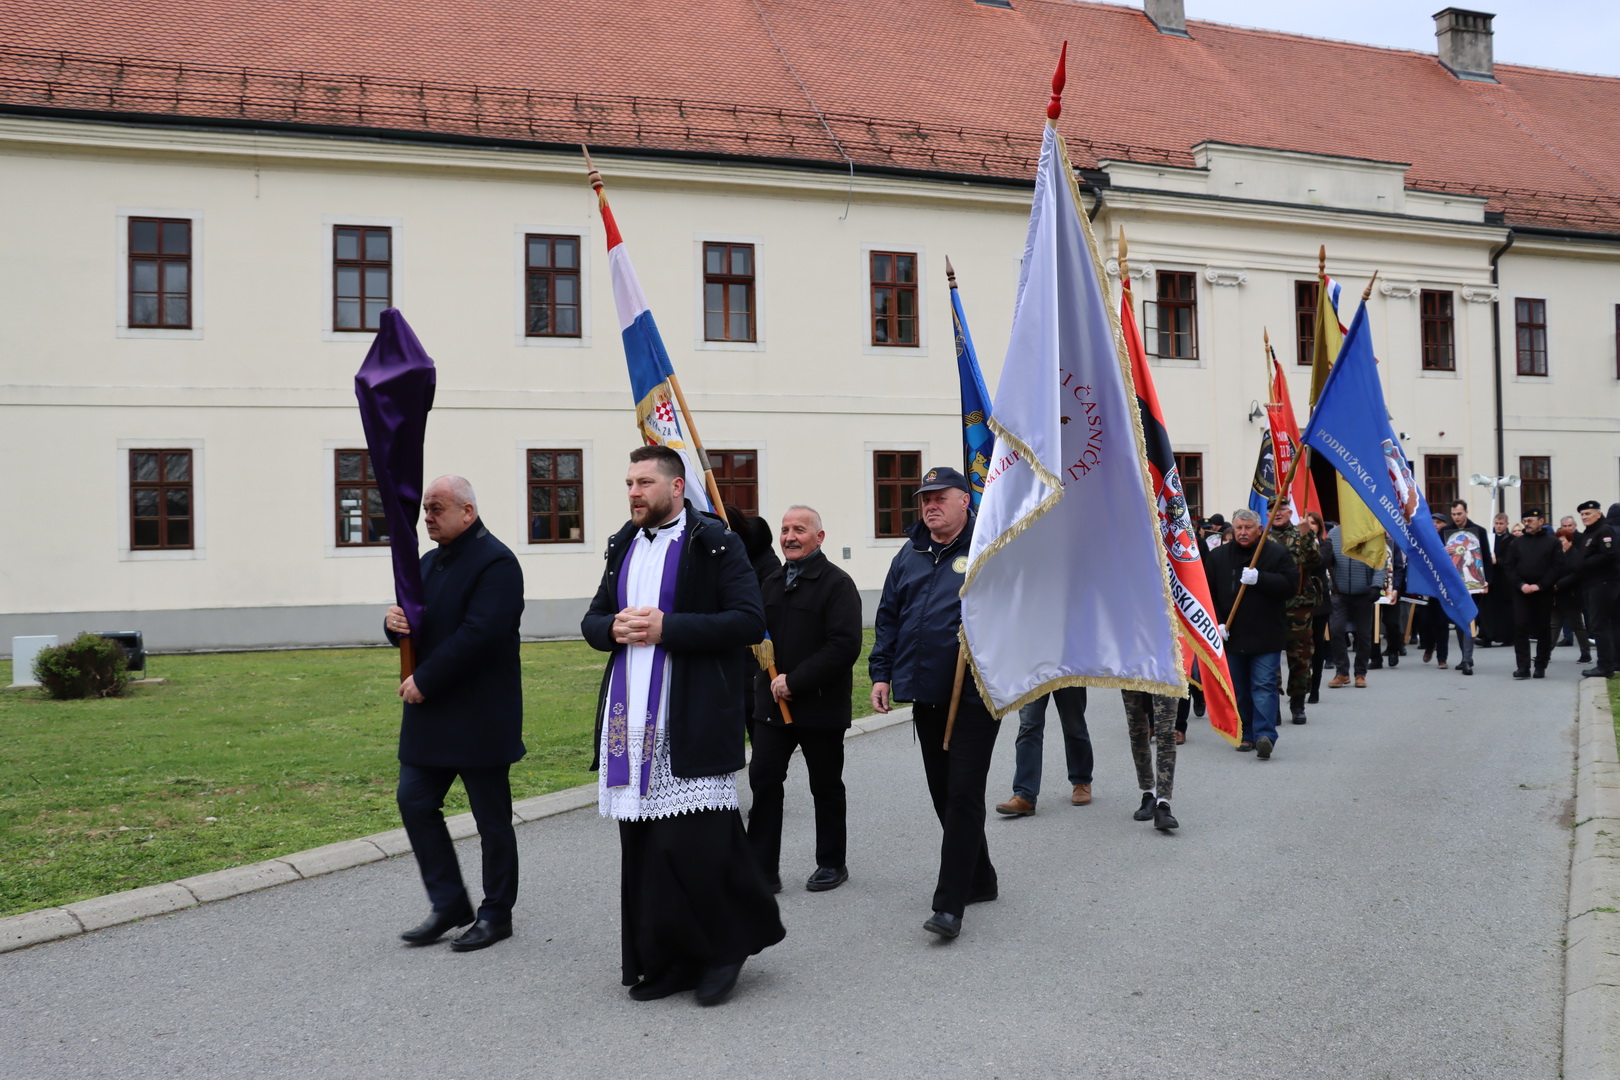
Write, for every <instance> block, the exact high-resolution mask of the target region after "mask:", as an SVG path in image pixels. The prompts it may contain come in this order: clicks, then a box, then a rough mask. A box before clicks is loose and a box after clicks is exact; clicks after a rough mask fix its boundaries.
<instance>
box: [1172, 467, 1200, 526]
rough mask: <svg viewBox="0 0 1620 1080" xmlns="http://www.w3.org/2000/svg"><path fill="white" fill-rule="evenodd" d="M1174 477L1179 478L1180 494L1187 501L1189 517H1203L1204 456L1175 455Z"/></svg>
mask: <svg viewBox="0 0 1620 1080" xmlns="http://www.w3.org/2000/svg"><path fill="white" fill-rule="evenodd" d="M1176 475H1177V476H1179V477H1181V494H1182V495H1183V496H1184V497H1185V498H1186V500H1187V513H1188V515H1190V516H1191V517H1195V518H1201V517H1203V516H1204V455H1203V454H1177V455H1176Z"/></svg>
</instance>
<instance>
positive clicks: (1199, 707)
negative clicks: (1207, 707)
mask: <svg viewBox="0 0 1620 1080" xmlns="http://www.w3.org/2000/svg"><path fill="white" fill-rule="evenodd" d="M1192 701H1193V715H1194V716H1200V717H1201V716H1203V715H1204V695H1203V694H1202V693H1198V694H1194V695H1193V699H1192Z"/></svg>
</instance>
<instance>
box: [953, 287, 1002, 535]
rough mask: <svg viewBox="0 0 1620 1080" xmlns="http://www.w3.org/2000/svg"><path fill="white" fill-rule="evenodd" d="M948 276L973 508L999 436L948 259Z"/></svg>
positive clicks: (964, 453) (964, 462) (965, 466)
mask: <svg viewBox="0 0 1620 1080" xmlns="http://www.w3.org/2000/svg"><path fill="white" fill-rule="evenodd" d="M945 276H946V277H947V278H949V279H950V282H951V325H952V327H953V328H954V330H955V332H956V374H957V378H958V379H959V380H960V381H961V383H962V471H963V473H965V474H966V475H967V478H968V483H970V484H972V485H973V492H972V495H973V509H975V510H977V509H978V508H979V500H980V499H981V498H983V497H984V478H985V476H986V474H988V473H989V471H990V451H991V450H992V449H993V448H994V446H995V441H996V437H995V435H994V434H992V433H991V431H990V423H989V421H990V392H989V391H988V390H986V389H985V388H984V376H983V375H982V374H981V373H980V372H979V355H978V353H976V352H974V350H973V335H972V334H970V333H969V332H968V324H967V316H966V315H965V314H963V312H962V297H961V296H960V295H959V294H958V293H957V291H956V270H955V269H954V268H953V267H952V266H951V260H950V259H946V260H945Z"/></svg>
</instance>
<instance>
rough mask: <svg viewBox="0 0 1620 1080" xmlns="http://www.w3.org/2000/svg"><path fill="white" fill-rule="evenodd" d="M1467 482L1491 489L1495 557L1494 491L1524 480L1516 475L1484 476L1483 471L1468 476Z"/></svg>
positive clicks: (1516, 484)
mask: <svg viewBox="0 0 1620 1080" xmlns="http://www.w3.org/2000/svg"><path fill="white" fill-rule="evenodd" d="M1468 483H1469V484H1471V485H1472V486H1474V487H1488V488H1490V489H1491V531H1490V533H1489V534H1488V535H1489V536H1490V543H1491V558H1493V559H1494V558H1496V493H1497V492H1498V491H1500V490H1501V489H1502V488H1505V487H1514V488H1516V487H1518V486H1519V485H1520V484H1522V483H1524V481H1522V480H1520V479H1519V478H1518V477H1517V476H1486V475H1485V474H1484V473H1475V474H1474V475H1473V476H1470V477H1469V478H1468Z"/></svg>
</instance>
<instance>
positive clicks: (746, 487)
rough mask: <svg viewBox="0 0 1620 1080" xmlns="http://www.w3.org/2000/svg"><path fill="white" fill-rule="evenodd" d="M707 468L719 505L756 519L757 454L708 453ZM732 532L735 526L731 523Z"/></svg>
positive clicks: (750, 452)
mask: <svg viewBox="0 0 1620 1080" xmlns="http://www.w3.org/2000/svg"><path fill="white" fill-rule="evenodd" d="M709 465H710V467H712V468H713V469H714V484H715V486H716V487H718V488H719V489H720V501H721V502H723V503H730V504H731V505H732V506H735V507H736V508H737V509H739V510H741V511H742V512H743V513H745V514H747V515H749V516H750V517H758V516H759V451H758V450H710V451H709ZM731 527H732V528H733V529H735V528H736V527H737V523H736V522H735V521H734V522H732V523H731Z"/></svg>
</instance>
